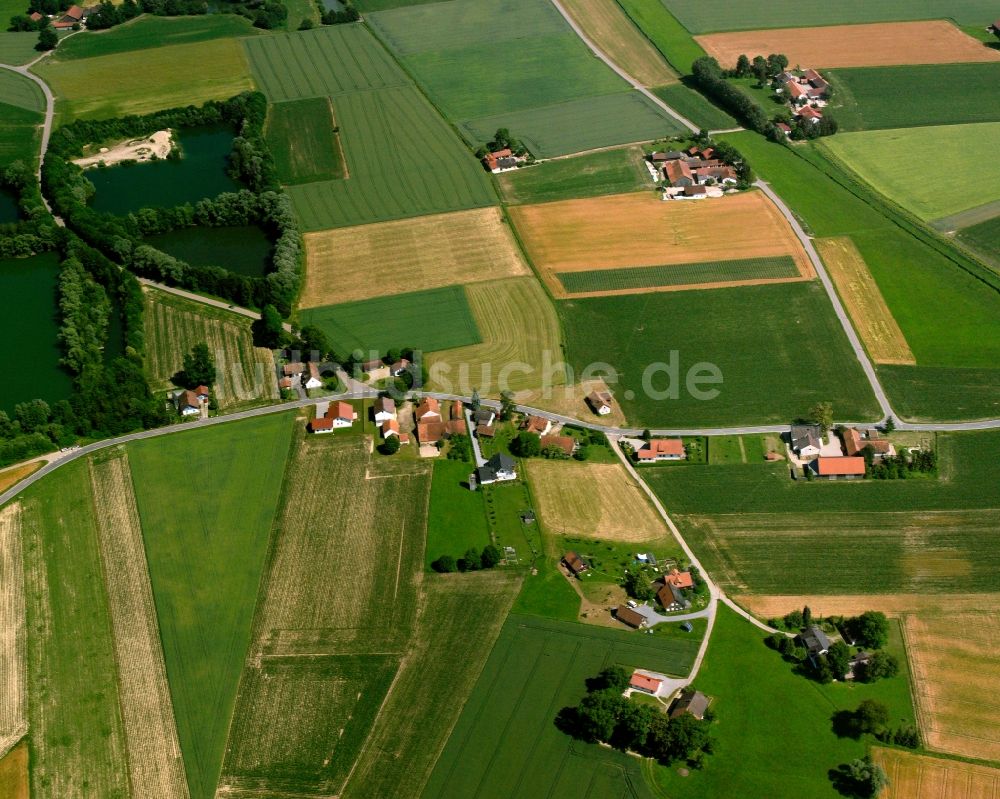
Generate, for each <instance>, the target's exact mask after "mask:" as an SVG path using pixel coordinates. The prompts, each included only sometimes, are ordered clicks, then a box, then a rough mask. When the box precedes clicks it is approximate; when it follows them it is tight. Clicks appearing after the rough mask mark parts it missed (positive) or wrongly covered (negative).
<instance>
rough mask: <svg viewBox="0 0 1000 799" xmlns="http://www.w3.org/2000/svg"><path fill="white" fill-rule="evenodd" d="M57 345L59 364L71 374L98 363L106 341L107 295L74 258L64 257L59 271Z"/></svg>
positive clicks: (109, 315)
mask: <svg viewBox="0 0 1000 799" xmlns="http://www.w3.org/2000/svg"><path fill="white" fill-rule="evenodd" d="M59 317H60V321H61V325H60V327H59V343H60V345H61V346H62V349H63V357H62V364H63V366H66V367H67V368H68V369H70V370H71V371H72V372H74V373H75V374H79V373H80V372H82V371H83V367H84V366H85V365H86V364H88V363H99V362H100V361H101V359H102V357H103V350H104V345H105V343H106V342H107V335H108V322H109V321H110V318H111V301H110V300H109V299H108V295H107V292H105V290H104V287H103V286H101V285H100V284H99V283H98V282H97V281H96V280H94V278H93V277H92V276H91V275H90V273H89V272H87V270H86V269H85V268H84V266H83V264H82V263H81V262H80V261H79V260H78V259H76V258H73V257H70V258H67V259H66V260H65V261H63V263H62V268H61V270H60V272H59Z"/></svg>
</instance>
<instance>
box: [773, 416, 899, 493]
mask: <svg viewBox="0 0 1000 799" xmlns="http://www.w3.org/2000/svg"><path fill="white" fill-rule="evenodd" d="M789 443H790V449H791V452H792V453H793V454H794V455H796V456H797V457H798V461H799V463H800V464H801V465H803V466H804V467H805V468H807V469H811V470H812V472H813V474H814V475H815V476H816V477H821V478H824V479H828V480H852V479H857V478H862V477H864V476H865V471H866V466H867V464H866V461H865V457H864V450H865V449H866V448H870V449H871V451H872V457H873V459H874V460H876V461H878V460H881V459H883V458H887V457H890V458H891V457H895V455H896V448H895V447H894V446H893V445H892V442H890V441H889V440H887V439H885V438H883V437H882V435H881V433H879V431H878V430H875V429H874V428H870V429H861V430H859V429H858V428H855V427H845V428H843V429H842V430H841V431H840V437H839V438H838V436H837V434H836V433H835V432H834V431H832V430H831V431H829V432H828V433H827V435H826V438H825V440H824V436H823V430H822V428H820V426H819V425H816V424H797V425H792V430H791V433H790V436H789Z"/></svg>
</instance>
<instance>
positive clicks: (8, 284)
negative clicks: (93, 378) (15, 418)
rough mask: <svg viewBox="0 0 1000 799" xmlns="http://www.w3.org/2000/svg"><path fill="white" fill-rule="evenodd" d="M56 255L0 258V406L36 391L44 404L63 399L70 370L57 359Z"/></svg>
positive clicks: (32, 396) (29, 397) (70, 385)
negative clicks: (0, 303)
mask: <svg viewBox="0 0 1000 799" xmlns="http://www.w3.org/2000/svg"><path fill="white" fill-rule="evenodd" d="M58 277H59V256H58V254H56V253H51V252H50V253H43V254H42V255H35V256H33V257H31V258H18V259H10V260H0V297H2V298H3V302H4V313H3V314H0V341H2V342H3V347H0V374H2V375H3V378H2V379H0V409H2V410H5V411H7V413H13V411H14V406H15V405H16V404H17V403H19V402H26V401H27V400H32V399H35V398H36V397H40V398H41V399H43V400H45V401H46V402H48V403H49V404H51V403H53V402H56V401H57V400H61V399H68V398H69V396H70V393H71V392H72V390H73V383H72V380H71V378H70V375H69V373H68V372H67V371H65V370H64V369H63V368H62V367H61V366H60V365H59V359H60V358H61V357H62V351H61V350H60V348H59V342H58V339H57V335H58V333H59V320H58V308H57V305H56V284H57V282H58Z"/></svg>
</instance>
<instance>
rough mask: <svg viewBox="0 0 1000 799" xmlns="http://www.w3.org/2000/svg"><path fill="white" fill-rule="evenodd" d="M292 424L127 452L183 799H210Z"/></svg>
mask: <svg viewBox="0 0 1000 799" xmlns="http://www.w3.org/2000/svg"><path fill="white" fill-rule="evenodd" d="M291 422H292V420H291V418H290V417H289V416H288V415H286V414H275V415H272V416H269V417H266V418H264V419H259V420H251V421H247V422H243V423H240V424H229V425H225V426H222V427H215V428H212V429H210V430H204V431H198V432H197V433H194V434H192V433H187V434H179V435H175V436H172V437H170V438H169V439H164V440H162V441H157V440H150V441H146V442H137V443H135V444H132V445H131V446H130V447H129V450H128V454H129V461H130V463H131V467H132V477H133V482H134V486H135V495H136V501H137V504H138V507H139V518H140V520H141V523H142V530H143V537H144V539H145V546H146V556H147V558H148V560H149V576H150V579H151V581H152V586H153V596H154V599H155V601H156V612H157V616H158V619H159V624H160V635H161V636H162V640H163V652H164V658H165V660H166V666H167V677H168V678H169V681H170V694H171V697H172V699H173V705H174V714H175V717H176V720H177V733H178V738H179V741H180V745H181V749H182V751H183V753H184V766H185V769H186V770H187V782H188V786H189V788H190V792H191V799H209V798H210V797H212V796H214V794H215V787H216V784H217V782H218V778H219V770H220V768H221V766H222V757H223V753H224V752H225V748H226V736H227V733H228V730H229V723H230V719H231V718H232V712H233V705H234V702H235V699H236V689H237V684H238V682H239V678H240V673H241V672H242V670H243V662H244V659H245V658H246V655H247V651H248V648H249V645H250V632H251V621H252V618H253V612H254V606H255V604H256V596H257V587H258V585H259V583H260V579H261V574H262V571H263V568H264V562H265V556H266V553H267V547H268V539H269V537H270V533H271V525H272V522H273V520H274V516H275V511H276V509H277V506H278V497H279V492H280V488H281V480H282V475H283V474H284V467H285V454H286V453H287V452H288V446H289V442H290V440H291ZM262 452H266V453H268V454H269V457H266V458H265V457H260V453H262ZM182 475H188V476H190V479H185V478H182V477H180V476H182Z"/></svg>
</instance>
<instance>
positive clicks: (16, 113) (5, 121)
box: [0, 103, 42, 166]
mask: <svg viewBox="0 0 1000 799" xmlns="http://www.w3.org/2000/svg"><path fill="white" fill-rule="evenodd" d="M41 124H42V115H41V114H40V113H39V112H37V111H28V110H26V109H24V108H21V107H19V106H15V105H8V104H7V103H0V164H2V165H4V166H6V165H7V164H10V163H12V162H14V161H17V160H23V161H26V162H30V161H32V160H33V159H34V158H36V157H37V154H36V150H37V149H38V139H39V133H38V131H39V126H40V125H41Z"/></svg>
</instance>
